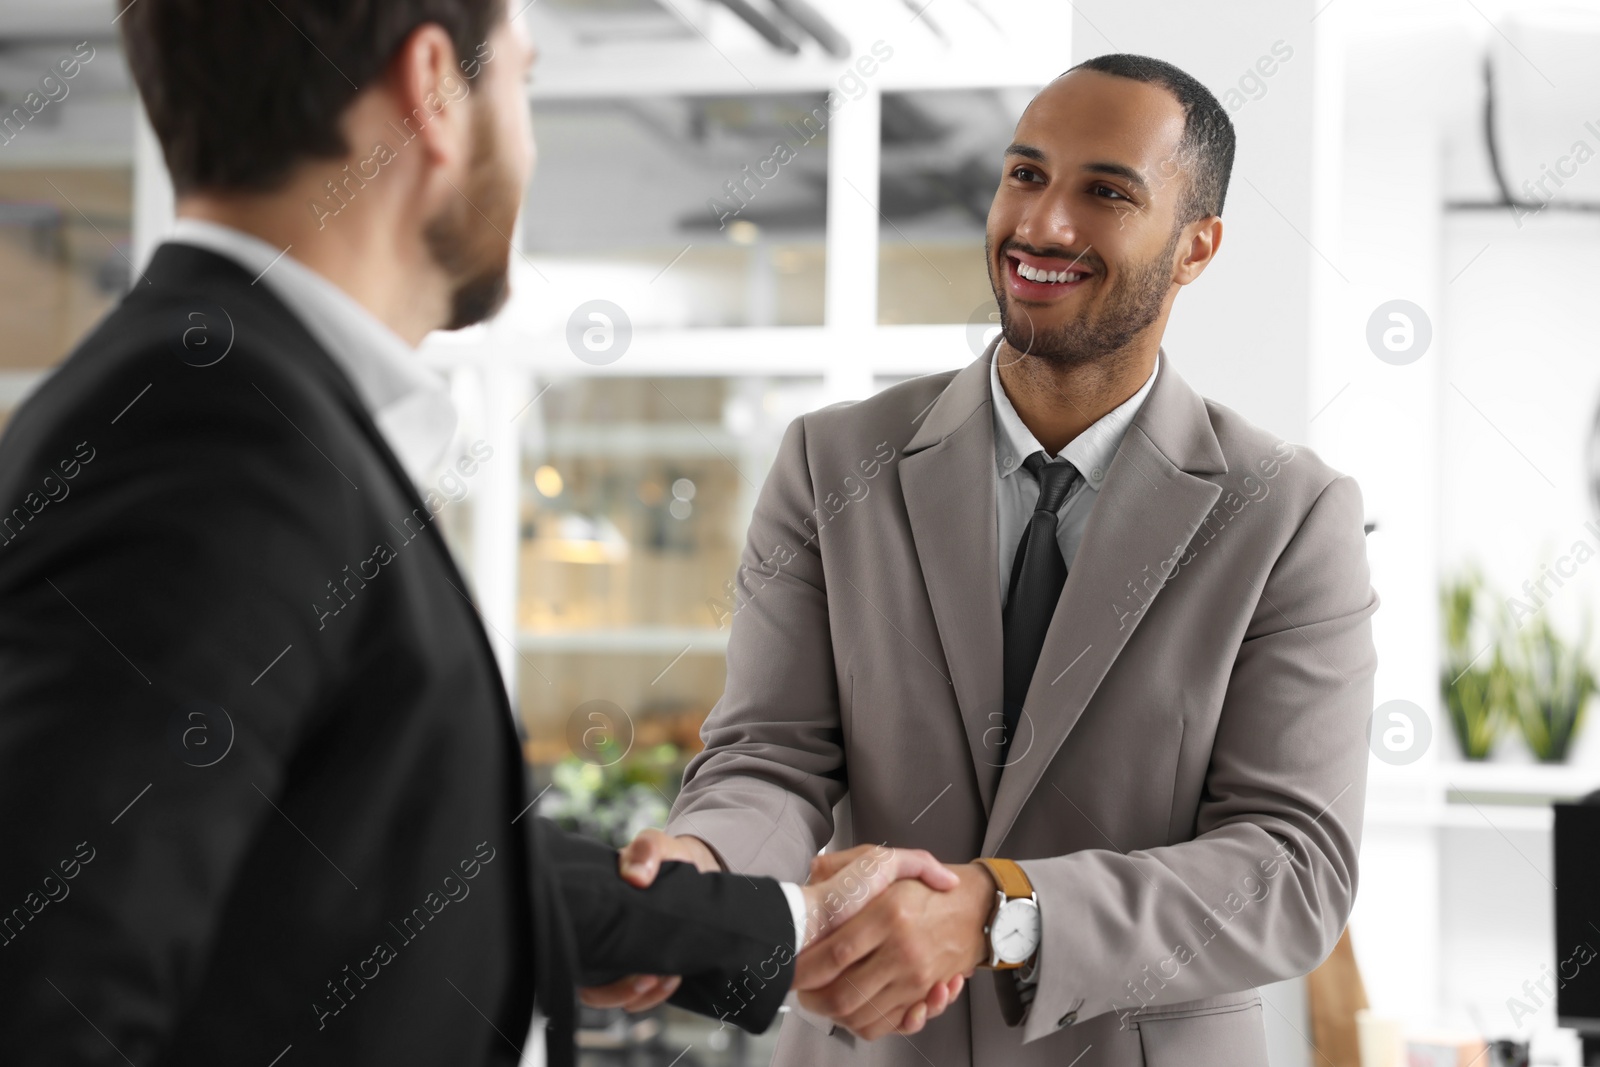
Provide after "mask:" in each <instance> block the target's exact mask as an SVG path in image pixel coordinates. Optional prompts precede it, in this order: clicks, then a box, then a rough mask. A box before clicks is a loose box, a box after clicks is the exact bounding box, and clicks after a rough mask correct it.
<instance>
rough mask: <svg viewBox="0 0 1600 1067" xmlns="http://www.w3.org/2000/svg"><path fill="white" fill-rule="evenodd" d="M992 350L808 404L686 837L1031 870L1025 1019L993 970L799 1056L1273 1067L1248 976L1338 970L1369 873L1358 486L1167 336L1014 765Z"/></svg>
mask: <svg viewBox="0 0 1600 1067" xmlns="http://www.w3.org/2000/svg"><path fill="white" fill-rule="evenodd" d="M992 351H993V350H992V348H991V350H990V352H986V353H985V354H984V356H983V357H982V358H980V359H978V360H977V361H975V362H974V363H972V364H971V365H969V366H968V367H966V368H965V369H963V370H961V371H959V372H951V373H946V374H939V375H933V376H930V377H925V378H918V379H915V380H913V381H909V382H905V383H902V384H900V385H897V386H894V387H893V388H890V389H888V390H885V391H884V392H882V393H879V394H878V395H876V396H874V397H872V398H870V399H868V400H863V401H860V402H858V403H851V404H841V405H836V406H833V407H830V408H825V409H823V410H820V411H816V412H813V413H811V414H809V415H805V416H803V417H801V418H800V419H797V420H796V421H795V422H794V423H793V424H792V425H791V426H790V427H789V430H788V433H787V435H786V436H785V438H784V441H783V445H782V447H781V450H780V452H779V455H778V458H777V460H776V462H775V464H774V466H773V468H772V472H771V474H770V475H769V476H768V478H767V482H766V485H765V486H764V487H763V489H762V491H761V495H760V499H759V502H758V503H757V506H756V510H755V515H754V518H753V519H752V521H751V525H750V536H749V542H748V545H747V547H746V549H745V552H744V561H743V565H742V566H741V568H740V571H739V575H738V578H737V583H736V590H735V592H736V594H737V595H736V596H735V597H734V599H733V600H732V601H730V602H729V603H728V604H727V605H726V610H727V611H728V612H730V613H731V625H732V633H731V636H730V640H729V645H728V680H727V687H726V690H725V692H724V694H723V697H722V699H721V701H719V702H718V704H717V706H716V708H715V709H714V710H713V711H712V713H711V716H710V718H709V719H708V720H707V722H706V725H705V729H704V732H703V737H704V739H705V743H706V749H705V751H704V752H703V753H701V754H700V755H699V756H697V757H696V758H695V759H694V761H693V762H692V763H691V764H690V766H689V769H688V772H687V774H686V777H685V784H684V789H683V793H682V795H681V797H680V798H679V800H678V802H677V804H676V806H675V809H674V814H673V818H672V820H671V823H670V825H669V830H670V831H671V832H673V833H684V834H694V835H696V836H699V837H701V838H703V839H704V840H705V841H707V842H708V843H709V844H710V845H711V846H712V847H713V848H715V849H716V850H717V851H718V852H719V853H720V854H721V856H722V858H723V859H724V861H725V862H726V863H727V864H728V865H729V866H730V867H731V869H733V870H737V871H744V872H749V873H761V874H769V875H773V876H776V877H781V878H787V879H803V878H804V877H805V875H806V872H807V867H808V864H809V863H810V861H811V859H812V857H813V856H814V855H815V854H816V852H817V851H818V850H819V849H820V848H822V847H823V846H824V845H825V844H827V843H828V842H829V841H830V838H831V839H832V840H833V841H834V843H835V844H836V845H839V846H846V845H851V844H854V843H858V842H886V843H888V844H890V845H895V846H904V847H912V848H924V849H928V850H929V851H930V852H932V853H933V854H934V855H936V856H938V857H939V858H940V859H942V860H945V861H947V862H965V861H968V860H971V859H973V858H974V857H976V856H980V855H983V856H1006V857H1010V858H1012V859H1015V860H1018V861H1021V862H1022V865H1023V867H1024V869H1025V870H1026V871H1027V873H1028V876H1029V877H1030V878H1031V879H1032V881H1033V884H1034V887H1035V888H1036V890H1037V892H1038V897H1039V903H1040V909H1041V914H1042V919H1043V930H1044V932H1043V943H1042V947H1041V953H1042V955H1041V970H1040V976H1039V984H1038V989H1037V995H1036V997H1035V999H1034V1001H1033V1003H1032V1005H1031V1006H1030V1007H1029V1008H1028V1009H1027V1011H1026V1012H1025V1013H1023V1012H1021V1011H1020V1010H1019V1007H1018V1005H1017V1003H1016V1000H1015V996H1014V987H1013V986H1012V985H1011V984H1010V983H1011V979H1010V977H1009V976H995V975H993V974H989V973H986V972H979V975H978V977H977V981H975V982H974V984H973V985H972V987H971V993H970V995H969V996H967V997H966V998H965V1000H964V1002H958V1003H957V1004H956V1005H954V1006H953V1007H952V1008H951V1009H950V1010H949V1011H947V1012H946V1013H945V1014H944V1015H943V1016H941V1017H940V1018H938V1019H936V1020H934V1021H933V1022H931V1023H930V1024H929V1025H928V1027H927V1029H925V1030H924V1031H923V1032H922V1033H921V1034H919V1035H917V1036H915V1037H913V1038H909V1039H908V1038H905V1037H900V1036H891V1037H889V1038H886V1039H883V1040H881V1041H878V1042H875V1043H868V1042H863V1041H857V1040H856V1039H855V1038H854V1037H852V1036H851V1035H850V1034H849V1033H848V1032H846V1031H844V1030H843V1029H842V1028H841V1029H837V1030H834V1029H832V1028H829V1027H827V1026H825V1025H814V1026H808V1025H806V1023H805V1022H802V1021H801V1020H800V1019H798V1018H790V1019H788V1020H786V1021H785V1024H784V1029H783V1031H782V1035H781V1037H780V1043H779V1052H778V1056H777V1058H776V1059H775V1060H774V1063H775V1064H777V1065H779V1067H788V1065H806V1067H811V1065H815V1064H821V1063H849V1064H883V1065H890V1064H893V1065H896V1067H923V1065H924V1064H927V1063H932V1064H935V1065H938V1067H956V1065H965V1064H969V1063H976V1064H1005V1065H1013V1064H1016V1065H1034V1064H1037V1065H1041V1067H1042V1065H1045V1064H1052V1065H1060V1067H1065V1065H1067V1064H1074V1065H1075V1067H1111V1065H1117V1067H1122V1065H1129V1067H1132V1065H1136V1064H1151V1065H1168V1064H1183V1065H1184V1067H1212V1065H1217V1067H1221V1065H1227V1067H1256V1065H1260V1067H1265V1064H1266V1052H1265V1041H1264V1031H1263V1023H1262V1008H1261V1004H1260V999H1259V997H1258V995H1257V994H1256V992H1255V986H1257V985H1258V984H1261V983H1266V982H1273V981H1278V980H1281V979H1285V978H1289V977H1292V976H1295V975H1299V974H1303V973H1305V972H1306V971H1309V970H1310V969H1312V968H1314V967H1315V966H1316V965H1317V964H1318V963H1319V962H1321V960H1322V959H1323V958H1324V957H1325V956H1326V955H1327V954H1328V953H1329V952H1330V951H1331V950H1332V948H1333V945H1334V943H1335V941H1336V940H1337V938H1338V936H1339V934H1340V932H1341V931H1342V930H1343V928H1344V925H1345V921H1346V919H1347V917H1348V916H1349V913H1350V908H1351V904H1352V902H1353V899H1354V897H1355V891H1356V854H1357V850H1358V846H1359V838H1360V829H1361V814H1362V805H1363V798H1364V794H1365V786H1366V767H1367V739H1366V730H1367V722H1368V718H1369V716H1370V714H1371V711H1372V695H1373V673H1374V670H1375V667H1376V660H1377V656H1376V652H1375V649H1374V647H1373V642H1372V631H1371V616H1372V613H1373V612H1374V611H1375V610H1376V608H1377V605H1378V598H1377V595H1376V594H1375V593H1374V592H1373V590H1372V588H1371V586H1370V584H1369V580H1368V570H1367V562H1366V546H1365V541H1364V536H1363V515H1362V504H1361V494H1360V490H1359V489H1358V488H1357V486H1356V484H1355V482H1354V481H1352V480H1351V479H1350V478H1348V477H1346V476H1343V475H1341V474H1339V473H1338V472H1337V471H1334V470H1332V469H1331V468H1329V467H1328V466H1327V465H1326V464H1325V463H1323V462H1322V461H1321V460H1320V459H1318V458H1317V457H1316V456H1315V455H1314V454H1313V453H1311V452H1310V451H1309V450H1307V449H1304V448H1298V447H1295V446H1292V445H1288V444H1286V443H1284V442H1282V441H1279V440H1277V439H1276V438H1275V437H1273V435H1271V434H1269V433H1267V432H1265V431H1263V430H1260V429H1258V428H1256V427H1255V426H1252V425H1251V424H1249V423H1248V422H1246V421H1245V420H1244V419H1243V418H1241V417H1240V416H1239V415H1238V414H1236V413H1234V412H1233V411H1230V410H1229V409H1227V408H1225V407H1223V406H1222V405H1220V404H1216V403H1212V402H1210V401H1207V400H1204V399H1203V398H1201V397H1200V396H1199V394H1197V393H1196V392H1195V391H1194V390H1193V389H1191V388H1190V387H1189V386H1188V385H1187V384H1186V383H1185V382H1184V380H1183V379H1182V378H1181V377H1179V375H1178V373H1177V370H1176V368H1175V367H1174V366H1173V362H1172V360H1171V359H1170V357H1166V358H1163V360H1162V367H1161V371H1160V374H1159V375H1158V376H1157V378H1156V382H1155V385H1154V387H1153V388H1152V390H1151V392H1150V394H1149V396H1148V397H1147V398H1146V400H1145V403H1144V405H1143V407H1142V408H1141V409H1140V411H1139V414H1138V416H1137V418H1136V419H1135V420H1134V422H1133V424H1132V426H1131V427H1130V428H1129V430H1128V432H1127V434H1126V436H1125V437H1124V439H1123V442H1122V445H1121V447H1120V449H1119V450H1118V452H1117V456H1116V459H1115V461H1114V462H1113V463H1112V465H1111V467H1110V470H1109V471H1108V473H1107V477H1106V480H1105V482H1104V484H1103V486H1102V488H1101V491H1100V494H1099V498H1098V499H1097V500H1096V502H1095V505H1094V510H1093V512H1092V514H1091V516H1090V519H1089V524H1088V527H1087V529H1086V530H1085V533H1084V538H1083V542H1082V545H1081V547H1080V548H1079V550H1078V554H1077V557H1076V559H1074V560H1073V563H1072V567H1071V572H1070V574H1069V576H1068V578H1067V584H1066V587H1065V589H1064V590H1063V592H1062V595H1061V600H1060V603H1059V604H1058V606H1057V608H1056V612H1055V616H1054V618H1053V620H1052V622H1051V625H1050V630H1049V633H1048V636H1047V637H1046V639H1045V644H1044V651H1043V653H1042V654H1041V656H1040V660H1039V665H1038V669H1037V671H1036V673H1035V674H1034V677H1033V682H1032V686H1031V688H1030V689H1029V691H1028V696H1027V700H1026V702H1025V705H1024V714H1023V721H1022V723H1021V724H1020V725H1019V728H1018V733H1017V736H1016V739H1015V741H1014V743H1013V745H1012V746H1011V750H1010V753H1009V762H1008V763H1007V764H1006V765H1005V767H1004V768H1002V767H1000V766H997V763H998V758H997V755H996V753H997V751H998V750H997V747H996V745H995V741H996V739H997V737H998V730H997V727H998V725H999V722H1000V708H1001V694H1002V684H1001V663H1002V659H1001V624H1000V597H999V589H998V587H997V582H996V580H995V559H996V543H995V539H996V532H995V528H996V517H995V499H994V479H995V473H994V472H995V467H994V432H993V422H992V414H991V410H990V408H991V404H990V394H989V382H988V360H989V359H990V358H992ZM1163 355H1165V354H1164V353H1163ZM836 816H837V822H836ZM836 829H837V831H838V832H837V834H836V833H835V831H836Z"/></svg>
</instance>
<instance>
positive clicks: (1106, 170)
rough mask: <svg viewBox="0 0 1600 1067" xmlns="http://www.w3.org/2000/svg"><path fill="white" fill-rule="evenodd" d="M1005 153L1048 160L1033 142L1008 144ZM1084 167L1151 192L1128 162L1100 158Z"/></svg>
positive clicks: (1042, 160) (1041, 161)
mask: <svg viewBox="0 0 1600 1067" xmlns="http://www.w3.org/2000/svg"><path fill="white" fill-rule="evenodd" d="M1005 154H1006V155H1008V156H1021V157H1022V158H1023V159H1031V160H1033V161H1034V162H1035V163H1044V162H1046V159H1045V154H1044V150H1043V149H1040V148H1035V147H1034V146H1033V145H1031V144H1022V143H1021V142H1017V143H1014V144H1011V145H1008V146H1006V153H1005ZM1083 169H1084V170H1086V171H1088V172H1090V173H1091V174H1106V175H1109V176H1111V177H1116V178H1121V179H1123V180H1124V181H1126V182H1127V183H1128V184H1130V185H1132V186H1134V187H1135V188H1137V189H1139V190H1140V191H1141V192H1149V190H1150V186H1149V185H1148V184H1147V183H1146V182H1145V180H1144V178H1143V177H1142V176H1141V175H1140V174H1139V172H1138V171H1137V170H1134V169H1133V168H1132V167H1130V166H1128V165H1127V164H1126V163H1111V162H1108V161H1104V160H1099V161H1096V162H1093V163H1085V164H1084V165H1083Z"/></svg>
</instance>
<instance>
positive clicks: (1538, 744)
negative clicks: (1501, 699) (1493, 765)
mask: <svg viewBox="0 0 1600 1067" xmlns="http://www.w3.org/2000/svg"><path fill="white" fill-rule="evenodd" d="M1589 634H1590V625H1589V619H1588V617H1587V616H1585V618H1584V623H1583V630H1582V635H1581V636H1580V637H1579V639H1578V642H1577V644H1576V645H1569V644H1567V643H1566V641H1564V640H1563V639H1562V638H1561V637H1560V636H1559V635H1557V634H1556V632H1555V630H1554V629H1552V628H1551V626H1550V623H1549V620H1547V619H1546V618H1545V617H1544V616H1543V615H1541V616H1540V617H1539V618H1537V619H1535V620H1534V621H1533V622H1530V623H1529V624H1528V625H1527V626H1525V627H1524V628H1523V629H1522V630H1521V631H1520V632H1519V634H1518V635H1517V641H1516V645H1515V648H1516V652H1517V662H1516V664H1515V667H1514V669H1513V670H1511V671H1510V672H1509V676H1508V677H1509V695H1510V698H1511V706H1512V708H1513V711H1514V714H1515V717H1516V721H1517V725H1518V726H1519V727H1521V729H1522V736H1523V738H1524V739H1525V740H1526V741H1527V742H1528V748H1529V749H1531V750H1532V752H1533V754H1534V755H1535V756H1536V757H1538V759H1539V760H1540V761H1541V762H1544V763H1561V762H1563V761H1565V760H1566V758H1567V754H1568V752H1569V751H1570V750H1571V747H1572V740H1573V738H1574V737H1576V736H1577V733H1578V730H1579V728H1580V727H1582V725H1583V716H1584V710H1585V709H1586V707H1587V706H1588V703H1589V698H1590V697H1592V696H1594V694H1595V692H1596V691H1597V689H1600V683H1597V681H1596V678H1595V674H1594V671H1593V670H1592V669H1591V668H1590V666H1589V663H1588V659H1587V657H1586V655H1585V649H1587V648H1588V646H1589Z"/></svg>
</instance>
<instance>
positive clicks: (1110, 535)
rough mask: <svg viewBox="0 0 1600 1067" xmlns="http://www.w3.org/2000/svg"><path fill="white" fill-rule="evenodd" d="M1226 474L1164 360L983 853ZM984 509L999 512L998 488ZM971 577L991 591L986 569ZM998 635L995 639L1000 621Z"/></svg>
mask: <svg viewBox="0 0 1600 1067" xmlns="http://www.w3.org/2000/svg"><path fill="white" fill-rule="evenodd" d="M1226 470H1227V463H1226V462H1225V461H1224V460H1223V458H1222V451H1221V447H1220V446H1219V445H1218V444H1217V439H1216V434H1215V433H1214V432H1213V430H1212V428H1211V421H1210V418H1209V416H1208V414H1207V412H1206V409H1205V402H1204V400H1202V399H1201V397H1200V396H1199V394H1197V393H1196V392H1195V391H1194V390H1193V389H1191V388H1190V387H1189V385H1188V383H1186V382H1185V381H1184V380H1183V379H1182V378H1180V377H1178V375H1177V373H1176V372H1175V371H1174V370H1173V368H1172V364H1171V361H1170V359H1169V358H1167V357H1166V356H1165V354H1163V356H1162V359H1161V370H1160V373H1159V374H1157V376H1156V382H1155V384H1154V385H1153V386H1152V387H1151V389H1150V394H1149V396H1147V397H1146V398H1145V402H1144V404H1143V405H1142V406H1141V407H1140V409H1139V413H1138V415H1137V416H1136V417H1135V418H1134V421H1133V423H1132V425H1130V426H1129V428H1128V432H1127V434H1126V435H1125V436H1124V437H1123V440H1122V444H1121V446H1120V447H1119V448H1118V450H1117V455H1116V458H1115V459H1114V460H1113V461H1112V464H1111V467H1110V470H1108V471H1107V474H1106V479H1105V481H1104V483H1103V488H1102V489H1101V490H1100V494H1099V497H1098V498H1097V499H1096V501H1095V504H1094V510H1093V512H1092V513H1091V515H1090V518H1089V524H1088V526H1087V528H1086V529H1085V531H1084V536H1083V542H1082V544H1081V545H1080V546H1079V547H1078V552H1077V555H1076V557H1075V558H1074V559H1073V561H1072V566H1071V568H1070V569H1069V572H1068V575H1067V584H1066V587H1065V588H1064V589H1063V590H1062V592H1061V599H1060V600H1059V601H1058V602H1057V604H1056V610H1055V614H1054V616H1052V618H1051V622H1050V629H1049V631H1048V632H1047V633H1046V635H1045V642H1044V649H1043V651H1042V652H1041V653H1040V655H1039V665H1038V667H1037V669H1036V670H1035V671H1034V675H1033V681H1032V684H1031V685H1030V686H1029V689H1028V696H1027V699H1026V701H1025V702H1024V704H1023V720H1022V723H1021V724H1020V725H1019V727H1018V731H1017V736H1016V738H1015V739H1014V741H1013V744H1012V746H1011V752H1010V755H1009V762H1008V763H1007V765H1006V768H1005V773H1004V774H1003V775H1002V776H1001V779H1000V784H999V789H998V791H997V793H996V795H995V799H994V803H993V805H992V807H991V810H990V813H989V827H988V831H987V833H986V836H985V839H984V851H983V855H993V854H995V850H996V849H998V848H999V847H1000V846H1001V845H1002V844H1003V843H1004V841H1005V837H1006V834H1008V833H1009V832H1010V830H1011V827H1012V825H1013V824H1014V823H1015V822H1016V819H1017V815H1018V814H1019V813H1020V812H1021V810H1022V807H1023V805H1024V804H1025V803H1026V802H1027V800H1028V798H1029V796H1031V795H1032V793H1033V791H1034V789H1035V788H1036V787H1037V786H1038V784H1039V780H1040V778H1041V777H1042V776H1043V774H1044V770H1045V768H1046V767H1047V766H1049V764H1050V762H1051V760H1052V759H1053V758H1054V757H1055V754H1056V752H1057V751H1058V750H1059V749H1060V748H1061V745H1062V743H1063V742H1064V741H1065V740H1066V738H1067V735H1068V734H1069V733H1071V731H1072V728H1073V726H1074V725H1076V724H1077V721H1078V718H1079V717H1080V716H1081V715H1082V714H1083V710H1084V708H1085V706H1086V705H1087V704H1088V703H1089V699H1090V698H1091V697H1092V696H1093V695H1094V692H1095V690H1096V689H1097V688H1098V687H1099V685H1100V682H1101V680H1102V679H1103V678H1104V677H1105V675H1106V672H1107V671H1108V670H1109V669H1110V667H1111V664H1112V663H1113V662H1114V661H1115V660H1116V658H1117V656H1118V654H1120V653H1121V651H1122V649H1123V646H1124V645H1126V644H1127V642H1128V639H1129V638H1130V637H1131V636H1132V635H1133V631H1134V629H1135V628H1136V627H1137V626H1138V624H1139V622H1140V621H1141V620H1142V619H1143V618H1144V616H1145V613H1146V611H1147V609H1148V607H1149V605H1150V603H1151V602H1152V601H1153V600H1154V598H1155V597H1156V595H1157V594H1158V593H1159V592H1160V590H1161V588H1162V586H1163V585H1164V584H1165V579H1166V576H1167V575H1169V574H1170V573H1171V568H1172V567H1173V566H1175V565H1176V559H1177V557H1178V555H1179V554H1180V553H1181V552H1182V551H1183V549H1184V548H1185V546H1187V545H1188V543H1189V540H1190V539H1191V538H1192V537H1193V535H1194V533H1195V531H1196V530H1197V529H1198V528H1199V526H1200V523H1201V522H1202V521H1204V519H1205V517H1206V516H1207V514H1209V513H1210V511H1211V508H1212V507H1213V506H1214V505H1215V503H1216V501H1217V498H1218V497H1219V496H1220V495H1221V492H1222V490H1221V488H1220V487H1219V486H1217V485H1216V484H1215V483H1214V482H1211V481H1209V480H1207V479H1204V478H1199V477H1196V476H1195V473H1209V474H1215V473H1222V472H1225V471H1226ZM1191 471H1192V472H1195V473H1190V472H1191ZM987 499H988V500H989V505H988V506H989V509H990V512H992V511H993V509H994V498H993V489H992V487H991V489H990V495H989V496H988V498H987ZM991 539H992V535H991ZM919 547H920V546H919ZM992 554H993V553H992V551H991V556H992ZM973 569H974V570H981V571H982V573H983V575H984V577H985V578H987V579H990V580H991V585H992V584H993V581H992V580H993V578H994V575H993V574H992V573H991V572H990V571H989V570H987V569H983V568H981V567H980V568H973ZM996 599H998V594H997V596H996ZM986 625H988V623H987V622H986ZM993 626H994V628H995V629H994V632H995V633H998V632H999V616H998V613H997V614H996V616H995V619H994V622H993ZM943 628H944V622H943V619H941V620H940V629H941V631H942V630H943ZM997 648H998V645H997ZM997 655H998V653H997ZM997 678H998V674H997ZM999 684H1000V683H999V682H998V681H996V682H995V685H996V687H998V685H999ZM996 691H998V690H996Z"/></svg>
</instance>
